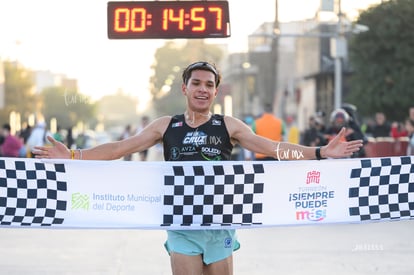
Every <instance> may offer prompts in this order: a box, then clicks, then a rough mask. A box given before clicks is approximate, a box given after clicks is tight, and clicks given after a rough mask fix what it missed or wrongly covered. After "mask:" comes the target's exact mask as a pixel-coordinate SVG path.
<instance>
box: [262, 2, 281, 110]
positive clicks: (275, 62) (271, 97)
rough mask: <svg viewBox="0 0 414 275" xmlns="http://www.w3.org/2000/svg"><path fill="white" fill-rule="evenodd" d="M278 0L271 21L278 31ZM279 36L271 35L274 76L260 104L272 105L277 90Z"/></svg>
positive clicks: (274, 28)
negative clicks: (268, 91) (273, 19)
mask: <svg viewBox="0 0 414 275" xmlns="http://www.w3.org/2000/svg"><path fill="white" fill-rule="evenodd" d="M278 5H279V3H278V0H275V21H274V22H273V30H274V31H275V30H277V31H279V11H278V10H279V8H278ZM278 40H279V37H278V36H277V35H273V37H272V52H271V54H272V73H273V77H274V81H273V83H272V84H273V85H272V90H271V91H270V94H269V95H267V97H265V98H264V101H263V102H262V106H264V105H265V102H271V104H272V106H273V103H274V99H275V95H276V93H277V91H278V84H279V81H278V59H279V57H278V54H279V53H278V48H279V47H278V43H279V41H278Z"/></svg>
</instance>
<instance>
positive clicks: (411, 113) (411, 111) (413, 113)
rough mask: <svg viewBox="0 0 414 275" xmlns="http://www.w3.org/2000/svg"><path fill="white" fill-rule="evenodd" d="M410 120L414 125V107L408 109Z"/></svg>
mask: <svg viewBox="0 0 414 275" xmlns="http://www.w3.org/2000/svg"><path fill="white" fill-rule="evenodd" d="M408 118H409V120H411V121H412V122H413V123H414V106H413V107H410V108H409V109H408Z"/></svg>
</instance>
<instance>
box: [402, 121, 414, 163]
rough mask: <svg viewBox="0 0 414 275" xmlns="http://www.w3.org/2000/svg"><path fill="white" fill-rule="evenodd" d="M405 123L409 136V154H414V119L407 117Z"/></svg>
mask: <svg viewBox="0 0 414 275" xmlns="http://www.w3.org/2000/svg"><path fill="white" fill-rule="evenodd" d="M404 125H405V129H406V130H407V136H408V146H407V156H414V121H412V120H411V119H410V118H407V119H406V120H405V124H404Z"/></svg>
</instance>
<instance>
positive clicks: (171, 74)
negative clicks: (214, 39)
mask: <svg viewBox="0 0 414 275" xmlns="http://www.w3.org/2000/svg"><path fill="white" fill-rule="evenodd" d="M222 55H223V53H222V51H221V49H220V48H218V47H217V46H214V45H209V44H205V43H204V40H200V39H195V40H187V43H185V44H184V45H180V44H177V43H174V42H172V41H169V42H167V43H166V44H165V45H164V46H163V47H161V48H159V49H157V51H156V53H155V60H156V62H155V63H154V64H153V66H152V68H153V70H154V75H153V76H152V77H151V79H150V81H151V85H152V87H151V94H152V97H153V100H154V102H153V106H154V108H155V110H156V112H157V114H158V115H170V114H174V113H178V112H183V111H184V109H185V101H184V98H183V97H182V96H181V83H182V79H181V74H182V71H183V69H184V68H185V67H186V66H187V65H188V64H190V63H193V62H195V61H200V60H204V61H209V62H212V63H218V62H219V61H220V60H221V58H222Z"/></svg>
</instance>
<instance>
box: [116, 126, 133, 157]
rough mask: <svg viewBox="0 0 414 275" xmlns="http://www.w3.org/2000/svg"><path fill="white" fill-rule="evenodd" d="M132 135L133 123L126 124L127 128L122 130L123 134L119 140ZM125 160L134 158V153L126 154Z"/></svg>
mask: <svg viewBox="0 0 414 275" xmlns="http://www.w3.org/2000/svg"><path fill="white" fill-rule="evenodd" d="M131 135H132V132H131V125H130V124H128V125H126V126H125V129H124V131H123V132H122V134H121V136H120V137H119V140H123V139H127V138H129V137H131ZM124 160H125V161H131V160H132V154H128V155H125V156H124Z"/></svg>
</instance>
